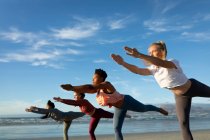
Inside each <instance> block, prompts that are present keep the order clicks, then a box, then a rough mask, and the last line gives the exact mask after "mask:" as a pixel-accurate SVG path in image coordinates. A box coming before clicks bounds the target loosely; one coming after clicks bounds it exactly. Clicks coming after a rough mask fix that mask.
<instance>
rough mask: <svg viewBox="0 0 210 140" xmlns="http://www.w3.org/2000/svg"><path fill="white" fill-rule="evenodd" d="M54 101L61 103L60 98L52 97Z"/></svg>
mask: <svg viewBox="0 0 210 140" xmlns="http://www.w3.org/2000/svg"><path fill="white" fill-rule="evenodd" d="M53 99H54V100H55V101H57V102H61V101H62V99H61V98H60V97H54V98H53Z"/></svg>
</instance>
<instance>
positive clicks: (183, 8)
mask: <svg viewBox="0 0 210 140" xmlns="http://www.w3.org/2000/svg"><path fill="white" fill-rule="evenodd" d="M209 5H210V1H208V0H202V1H197V0H177V1H173V0H169V1H164V0H141V1H139V0H129V1H128V0H127V1H126V0H104V1H102V0H83V1H82V0H44V1H43V0H1V1H0V9H1V12H0V77H1V78H0V85H1V88H0V95H1V98H0V112H1V113H0V115H11V114H13V115H17V114H23V113H25V112H24V108H25V107H27V106H30V105H36V106H38V107H43V106H44V105H45V103H46V102H47V100H48V99H52V97H54V96H60V97H62V98H73V95H72V92H66V91H64V90H62V89H61V88H60V87H59V85H60V84H63V83H71V84H73V85H79V84H85V83H91V80H92V75H93V72H94V70H95V69H96V68H102V69H104V70H105V71H107V73H108V78H107V80H108V81H110V82H112V83H113V84H114V85H115V86H116V88H117V90H118V91H119V92H121V93H123V94H130V95H132V96H133V97H135V98H136V99H138V100H139V101H141V102H143V103H151V104H159V103H174V96H173V94H172V93H170V91H168V90H166V89H161V88H159V86H158V85H157V83H156V82H155V81H154V78H153V77H152V76H149V77H144V76H139V75H135V74H132V73H130V72H129V71H127V70H125V69H124V68H123V67H121V66H119V65H117V64H116V63H115V62H113V61H112V59H111V58H110V54H111V53H117V54H120V55H122V56H123V58H124V59H125V60H126V61H127V62H130V63H133V64H136V65H138V66H140V67H144V65H143V63H142V62H141V61H139V60H137V59H134V58H131V57H129V56H127V55H126V54H125V52H124V51H123V46H125V45H127V46H130V47H136V48H137V49H138V50H139V51H140V52H143V53H147V47H148V46H149V45H150V44H151V43H152V42H155V41H158V40H164V41H165V42H166V44H167V46H168V58H175V59H178V60H179V61H180V64H181V66H182V68H183V70H184V72H185V74H186V75H187V76H188V77H189V78H191V77H193V78H196V79H198V80H200V81H202V82H204V83H206V84H207V85H210V79H209V78H210V77H209V76H208V75H209V71H210V64H209V60H210V46H209V43H210V26H209V25H210V8H209ZM87 99H88V100H90V101H91V102H92V103H93V104H94V105H95V106H96V107H98V105H97V103H96V101H95V95H87ZM209 101H210V100H209V99H207V98H206V99H204V98H194V99H193V102H194V103H209ZM56 106H57V108H59V109H60V110H63V111H68V110H75V111H78V108H75V107H70V106H66V105H63V104H61V103H56ZM107 109H108V108H107Z"/></svg>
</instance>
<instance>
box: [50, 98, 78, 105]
mask: <svg viewBox="0 0 210 140" xmlns="http://www.w3.org/2000/svg"><path fill="white" fill-rule="evenodd" d="M53 99H54V100H55V101H57V102H61V103H64V104H67V105H74V106H79V105H80V102H79V101H75V100H71V99H62V98H60V97H54V98H53Z"/></svg>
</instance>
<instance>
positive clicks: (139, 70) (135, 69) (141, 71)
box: [111, 54, 151, 75]
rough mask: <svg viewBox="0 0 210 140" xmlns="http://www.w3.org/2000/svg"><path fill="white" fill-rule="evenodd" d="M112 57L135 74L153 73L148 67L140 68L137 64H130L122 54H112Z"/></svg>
mask: <svg viewBox="0 0 210 140" xmlns="http://www.w3.org/2000/svg"><path fill="white" fill-rule="evenodd" d="M111 57H112V59H113V60H114V61H115V62H117V63H118V64H119V65H122V66H123V67H125V68H126V69H128V70H129V71H131V72H133V73H135V74H139V75H151V72H150V71H149V70H148V69H146V68H139V67H137V66H135V65H132V64H129V63H127V62H125V61H124V60H123V58H122V57H121V56H120V55H116V54H112V55H111Z"/></svg>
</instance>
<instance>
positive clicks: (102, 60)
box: [93, 59, 107, 63]
mask: <svg viewBox="0 0 210 140" xmlns="http://www.w3.org/2000/svg"><path fill="white" fill-rule="evenodd" d="M106 62H107V61H106V60H104V59H98V60H94V61H93V63H106Z"/></svg>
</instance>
